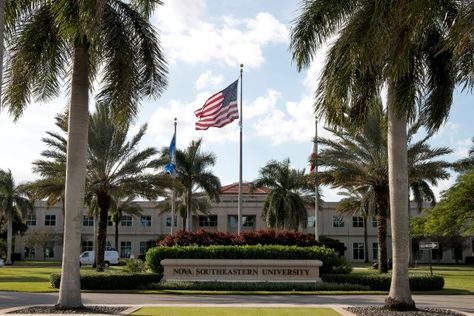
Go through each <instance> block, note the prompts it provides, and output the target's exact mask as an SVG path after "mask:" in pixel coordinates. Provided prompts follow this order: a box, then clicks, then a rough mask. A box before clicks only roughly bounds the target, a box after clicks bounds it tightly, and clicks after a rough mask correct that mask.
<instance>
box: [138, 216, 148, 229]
mask: <svg viewBox="0 0 474 316" xmlns="http://www.w3.org/2000/svg"><path fill="white" fill-rule="evenodd" d="M140 224H141V225H142V226H143V227H151V216H150V215H146V216H141V217H140Z"/></svg>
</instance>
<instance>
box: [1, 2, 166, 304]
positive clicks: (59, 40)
mask: <svg viewBox="0 0 474 316" xmlns="http://www.w3.org/2000/svg"><path fill="white" fill-rule="evenodd" d="M12 2H13V3H15V4H17V5H16V6H15V10H16V11H15V12H16V13H17V14H16V16H19V17H21V18H20V19H18V20H17V23H15V24H14V25H13V26H12V27H11V30H10V32H7V34H10V35H11V36H10V37H9V38H8V42H9V43H10V44H9V49H10V50H11V53H10V54H9V55H10V58H9V60H8V61H7V68H6V72H5V74H6V79H7V85H6V87H7V89H6V91H5V94H4V95H5V100H4V103H3V104H2V106H5V107H7V108H8V110H9V112H10V113H11V114H12V115H13V117H14V119H15V120H16V119H18V118H19V117H20V116H21V114H22V113H23V111H24V110H25V108H26V106H27V104H28V103H29V102H30V101H31V98H32V97H33V99H34V100H48V99H50V98H52V97H55V96H57V95H58V94H59V91H60V87H61V84H60V82H61V80H62V79H64V78H69V79H70V80H69V81H68V82H70V89H69V91H70V98H71V99H70V103H69V124H68V126H69V130H68V144H67V159H66V186H65V211H66V212H65V213H66V215H65V225H64V226H65V227H64V233H65V235H67V236H68V238H65V239H64V247H63V261H62V270H61V271H62V272H61V274H62V275H61V285H60V292H59V299H58V305H57V306H58V307H59V308H66V307H69V308H70V307H79V306H82V300H81V294H80V282H79V280H80V275H79V266H78V264H77V255H78V253H79V252H80V234H81V221H80V217H81V216H80V215H81V212H82V208H83V206H84V186H85V178H86V159H87V130H88V129H87V124H88V114H89V113H88V104H89V90H91V85H90V83H91V82H92V81H93V80H94V79H98V82H99V86H100V88H99V93H98V99H99V101H100V102H104V103H105V104H110V105H111V107H113V108H114V112H115V113H116V116H117V118H119V119H122V120H131V119H132V118H133V117H134V116H135V115H136V114H137V112H138V102H139V100H140V99H141V98H142V97H144V96H151V95H155V96H156V95H159V94H160V93H161V92H162V90H163V89H164V87H165V85H166V81H165V74H166V66H165V62H164V58H163V54H162V52H161V49H160V46H159V43H158V40H157V36H156V32H155V30H154V28H153V27H152V25H151V24H150V23H149V15H150V12H151V9H153V7H154V6H155V5H157V4H160V3H161V2H160V1H157V0H148V1H147V0H131V1H111V0H109V1H105V0H97V1H74V0H59V1H53V2H51V1H47V0H39V1H36V0H35V1H33V0H30V1H27V0H25V1H12ZM97 8H101V10H100V14H99V15H98V14H97V11H96V9H97ZM99 69H100V70H101V72H100V73H98V70H99ZM66 81H67V80H66Z"/></svg>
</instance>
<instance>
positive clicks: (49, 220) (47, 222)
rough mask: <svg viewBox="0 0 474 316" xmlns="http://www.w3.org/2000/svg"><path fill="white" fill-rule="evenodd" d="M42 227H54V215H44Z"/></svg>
mask: <svg viewBox="0 0 474 316" xmlns="http://www.w3.org/2000/svg"><path fill="white" fill-rule="evenodd" d="M44 226H56V215H45V216H44Z"/></svg>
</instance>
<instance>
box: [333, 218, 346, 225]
mask: <svg viewBox="0 0 474 316" xmlns="http://www.w3.org/2000/svg"><path fill="white" fill-rule="evenodd" d="M332 227H344V217H343V216H333V217H332Z"/></svg>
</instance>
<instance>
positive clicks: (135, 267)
mask: <svg viewBox="0 0 474 316" xmlns="http://www.w3.org/2000/svg"><path fill="white" fill-rule="evenodd" d="M125 264H126V265H127V267H126V268H125V271H127V272H129V273H143V272H146V265H145V262H143V260H140V259H125Z"/></svg>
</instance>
